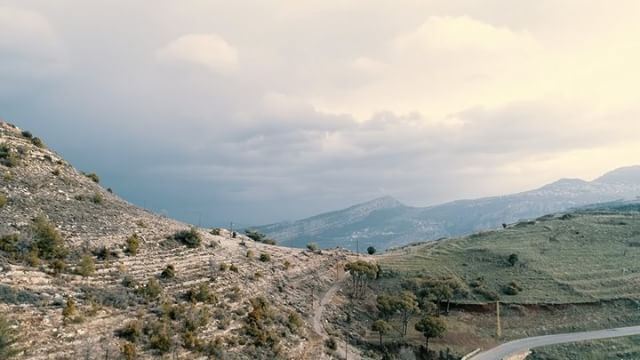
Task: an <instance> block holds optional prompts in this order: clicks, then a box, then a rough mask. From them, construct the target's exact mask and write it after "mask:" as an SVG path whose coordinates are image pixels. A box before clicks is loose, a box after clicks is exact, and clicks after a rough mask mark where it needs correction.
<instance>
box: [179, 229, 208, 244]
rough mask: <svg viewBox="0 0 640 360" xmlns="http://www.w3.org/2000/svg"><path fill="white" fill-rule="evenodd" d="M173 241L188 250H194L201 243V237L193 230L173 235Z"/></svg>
mask: <svg viewBox="0 0 640 360" xmlns="http://www.w3.org/2000/svg"><path fill="white" fill-rule="evenodd" d="M173 239H174V240H176V241H178V242H180V243H182V244H184V245H186V246H187V247H190V248H196V247H198V246H200V244H201V243H202V237H201V236H200V233H199V232H198V230H196V229H195V228H191V229H189V230H181V231H178V232H177V233H175V234H174V235H173Z"/></svg>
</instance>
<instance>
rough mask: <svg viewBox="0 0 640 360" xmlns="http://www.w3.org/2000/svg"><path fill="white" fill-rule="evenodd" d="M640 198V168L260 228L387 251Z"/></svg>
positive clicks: (386, 201) (381, 203) (372, 205)
mask: <svg viewBox="0 0 640 360" xmlns="http://www.w3.org/2000/svg"><path fill="white" fill-rule="evenodd" d="M639 196H640V166H631V167H624V168H619V169H616V170H613V171H611V172H608V173H606V174H605V175H603V176H601V177H599V178H597V179H595V180H593V181H584V180H580V179H561V180H558V181H556V182H554V183H551V184H548V185H545V186H543V187H541V188H538V189H535V190H531V191H526V192H521V193H517V194H511V195H505V196H495V197H486V198H480V199H475V200H459V201H453V202H449V203H445V204H441V205H435V206H428V207H412V206H407V205H405V204H403V203H401V202H400V201H398V200H396V199H394V198H393V197H389V196H386V197H381V198H378V199H375V200H372V201H368V202H365V203H362V204H357V205H354V206H351V207H349V208H346V209H343V210H338V211H332V212H327V213H324V214H320V215H316V216H313V217H309V218H306V219H302V220H297V221H288V222H280V223H276V224H270V225H263V226H258V227H256V228H255V230H258V231H260V232H263V233H265V234H266V235H268V236H269V237H272V238H274V239H276V240H277V241H278V242H279V243H280V244H282V245H285V246H292V247H304V246H306V245H307V244H308V243H310V242H314V243H316V244H318V246H320V247H321V248H332V247H344V248H348V249H351V250H356V251H361V252H362V251H364V249H366V248H367V247H369V246H373V247H375V248H376V249H377V250H385V249H388V248H392V247H397V246H402V245H405V244H407V243H411V242H418V241H429V240H436V239H439V238H443V237H452V236H460V235H465V234H470V233H472V232H476V231H482V230H487V229H494V228H496V227H500V226H501V225H502V224H509V223H513V222H517V221H520V220H526V219H533V218H536V217H539V216H542V215H545V214H550V213H556V212H562V211H566V210H569V209H572V208H575V207H580V206H584V205H589V204H595V203H600V202H607V201H614V200H629V199H636V198H638V197H639Z"/></svg>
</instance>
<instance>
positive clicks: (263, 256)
mask: <svg viewBox="0 0 640 360" xmlns="http://www.w3.org/2000/svg"><path fill="white" fill-rule="evenodd" d="M260 261H262V262H269V261H271V255H269V254H267V253H262V254H260Z"/></svg>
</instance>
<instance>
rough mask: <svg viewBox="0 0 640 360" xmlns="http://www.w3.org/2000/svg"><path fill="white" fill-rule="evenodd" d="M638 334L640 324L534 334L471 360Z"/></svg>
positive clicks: (495, 358)
mask: <svg viewBox="0 0 640 360" xmlns="http://www.w3.org/2000/svg"><path fill="white" fill-rule="evenodd" d="M639 334H640V326H630V327H624V328H616V329H607V330H597V331H584V332H577V333H567V334H556V335H545V336H535V337H529V338H524V339H520V340H515V341H510V342H508V343H504V344H502V345H500V346H496V347H495V348H493V349H490V350H487V351H485V352H482V353H480V354H478V355H476V356H474V357H472V358H471V360H502V359H505V358H508V357H509V356H512V355H514V354H518V353H522V352H526V351H527V350H529V349H533V348H537V347H540V346H546V345H555V344H564V343H570V342H576V341H586V340H597V339H610V338H615V337H621V336H631V335H639Z"/></svg>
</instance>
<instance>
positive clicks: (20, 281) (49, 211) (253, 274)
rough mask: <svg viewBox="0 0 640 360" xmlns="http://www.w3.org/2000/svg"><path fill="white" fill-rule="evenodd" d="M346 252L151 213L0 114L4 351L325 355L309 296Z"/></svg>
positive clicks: (53, 355) (326, 282) (28, 355)
mask: <svg viewBox="0 0 640 360" xmlns="http://www.w3.org/2000/svg"><path fill="white" fill-rule="evenodd" d="M350 256H351V255H350V254H349V253H347V252H340V251H325V252H322V253H319V252H311V251H302V250H297V249H290V248H283V247H278V246H274V245H269V244H264V243H259V242H255V241H252V240H250V239H248V238H246V237H244V236H242V235H240V234H237V235H236V234H232V233H230V232H228V231H226V230H225V229H196V228H191V227H190V226H189V225H187V224H183V223H180V222H177V221H174V220H171V219H167V218H164V217H161V216H158V215H155V214H153V213H150V212H147V211H145V210H142V209H140V208H137V207H135V206H133V205H132V204H129V203H127V202H126V201H124V200H122V199H120V198H119V197H117V196H116V195H114V194H113V193H112V192H111V191H110V190H108V189H104V188H102V187H101V186H100V184H99V178H98V177H97V176H95V175H92V174H89V175H86V174H83V173H81V172H79V171H77V170H76V169H74V168H73V167H72V166H71V165H70V164H69V163H67V162H66V161H65V160H64V159H62V158H61V157H60V156H59V155H58V154H56V153H55V152H53V151H51V150H49V149H47V147H46V145H45V144H44V143H43V142H42V141H41V140H40V139H38V138H36V137H34V136H33V135H32V134H30V133H28V132H24V131H21V130H20V129H18V128H16V127H14V126H12V125H10V124H7V123H4V122H0V358H3V357H8V356H9V352H8V351H7V348H6V347H4V345H3V344H2V343H3V341H5V340H7V339H9V340H11V339H14V340H16V344H15V345H14V346H12V347H11V350H12V351H11V352H15V354H14V355H15V356H16V358H18V359H79V358H82V359H98V358H100V359H121V358H125V359H146V358H156V357H162V356H166V357H169V356H171V358H172V359H173V358H180V359H198V358H202V359H206V358H216V359H218V358H220V359H255V358H283V359H287V358H295V359H300V358H327V357H330V356H331V354H332V351H331V350H330V349H326V348H325V346H324V343H323V340H324V339H323V337H321V334H317V332H316V331H314V329H313V326H312V321H311V319H312V318H313V315H314V311H313V303H312V302H311V301H310V299H312V298H313V297H314V296H315V298H317V297H318V296H319V294H321V293H322V291H323V290H325V289H327V288H329V287H330V286H331V285H332V284H333V282H334V281H335V276H336V269H339V268H340V266H341V265H342V264H344V263H345V261H348V260H349V258H350ZM316 305H317V304H316ZM316 316H317V311H316ZM3 321H5V323H3ZM7 322H8V324H9V325H8V326H5V325H6V324H7ZM13 350H16V351H13Z"/></svg>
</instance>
